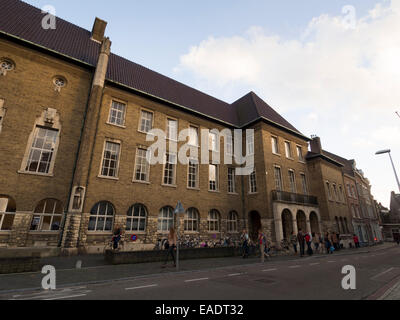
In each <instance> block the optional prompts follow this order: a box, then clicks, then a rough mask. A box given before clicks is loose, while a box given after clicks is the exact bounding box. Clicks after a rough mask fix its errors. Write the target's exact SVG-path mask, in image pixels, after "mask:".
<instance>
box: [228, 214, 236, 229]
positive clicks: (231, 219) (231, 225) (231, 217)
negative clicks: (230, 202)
mask: <svg viewBox="0 0 400 320" xmlns="http://www.w3.org/2000/svg"><path fill="white" fill-rule="evenodd" d="M237 231H238V214H237V212H236V211H231V212H229V213H228V232H237Z"/></svg>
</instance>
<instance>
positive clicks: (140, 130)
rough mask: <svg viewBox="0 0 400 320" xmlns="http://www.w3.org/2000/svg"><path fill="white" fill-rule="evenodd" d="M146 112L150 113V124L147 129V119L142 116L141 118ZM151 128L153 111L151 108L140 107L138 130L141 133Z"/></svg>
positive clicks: (152, 125)
mask: <svg viewBox="0 0 400 320" xmlns="http://www.w3.org/2000/svg"><path fill="white" fill-rule="evenodd" d="M146 113H148V114H151V124H150V128H149V130H148V131H146V129H147V128H146V124H147V121H148V120H149V119H144V118H143V115H144V114H146ZM143 120H144V121H145V122H144V128H142V125H143ZM153 128H154V112H153V111H152V110H148V109H144V108H141V109H140V117H139V127H138V131H139V132H141V133H144V134H148V133H149V131H150V130H152V129H153Z"/></svg>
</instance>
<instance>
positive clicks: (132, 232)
mask: <svg viewBox="0 0 400 320" xmlns="http://www.w3.org/2000/svg"><path fill="white" fill-rule="evenodd" d="M145 234H146V231H130V230H125V235H128V236H132V235H145Z"/></svg>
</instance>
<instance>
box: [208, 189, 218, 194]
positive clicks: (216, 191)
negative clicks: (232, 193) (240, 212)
mask: <svg viewBox="0 0 400 320" xmlns="http://www.w3.org/2000/svg"><path fill="white" fill-rule="evenodd" d="M208 192H211V193H221V191H219V190H208Z"/></svg>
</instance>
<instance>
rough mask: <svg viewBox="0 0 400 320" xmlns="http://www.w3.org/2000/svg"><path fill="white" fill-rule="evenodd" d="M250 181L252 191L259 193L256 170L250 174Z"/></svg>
mask: <svg viewBox="0 0 400 320" xmlns="http://www.w3.org/2000/svg"><path fill="white" fill-rule="evenodd" d="M249 182H250V193H257V176H256V171H255V170H254V171H253V172H252V173H251V174H250V176H249Z"/></svg>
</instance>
